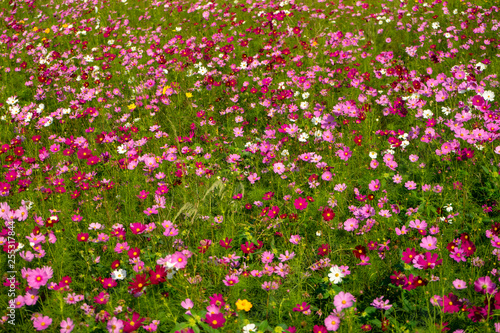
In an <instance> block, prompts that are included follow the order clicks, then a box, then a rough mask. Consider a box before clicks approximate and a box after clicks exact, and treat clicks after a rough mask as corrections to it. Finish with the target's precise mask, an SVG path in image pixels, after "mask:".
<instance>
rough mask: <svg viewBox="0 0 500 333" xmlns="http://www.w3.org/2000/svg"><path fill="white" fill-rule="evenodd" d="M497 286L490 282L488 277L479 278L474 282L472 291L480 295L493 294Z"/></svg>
mask: <svg viewBox="0 0 500 333" xmlns="http://www.w3.org/2000/svg"><path fill="white" fill-rule="evenodd" d="M496 287H497V285H496V284H495V283H493V281H491V278H490V277H489V276H484V277H480V278H479V279H477V280H476V282H474V290H475V291H477V292H478V293H482V294H493V292H495V289H496Z"/></svg>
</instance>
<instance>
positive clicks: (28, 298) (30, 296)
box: [24, 289, 38, 306]
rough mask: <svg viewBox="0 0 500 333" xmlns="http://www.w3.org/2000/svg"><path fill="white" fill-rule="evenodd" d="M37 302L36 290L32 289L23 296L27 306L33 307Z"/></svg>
mask: <svg viewBox="0 0 500 333" xmlns="http://www.w3.org/2000/svg"><path fill="white" fill-rule="evenodd" d="M37 301H38V289H32V290H29V291H28V292H27V294H26V295H24V303H25V304H26V305H28V306H31V305H35V304H36V302H37Z"/></svg>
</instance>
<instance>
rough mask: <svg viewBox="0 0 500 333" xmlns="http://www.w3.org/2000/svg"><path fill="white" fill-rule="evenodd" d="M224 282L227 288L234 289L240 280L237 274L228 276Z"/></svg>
mask: <svg viewBox="0 0 500 333" xmlns="http://www.w3.org/2000/svg"><path fill="white" fill-rule="evenodd" d="M222 282H223V283H224V284H225V285H226V286H228V287H232V286H234V285H235V284H237V283H238V282H240V280H239V279H238V277H237V276H236V275H235V274H232V275H226V278H225V279H224V280H223V281H222Z"/></svg>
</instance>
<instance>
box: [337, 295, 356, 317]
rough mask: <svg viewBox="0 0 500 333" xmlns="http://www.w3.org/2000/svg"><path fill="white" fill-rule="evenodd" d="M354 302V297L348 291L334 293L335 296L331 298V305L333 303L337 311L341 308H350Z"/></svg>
mask: <svg viewBox="0 0 500 333" xmlns="http://www.w3.org/2000/svg"><path fill="white" fill-rule="evenodd" d="M354 302H356V298H355V297H354V296H353V295H351V294H350V293H345V292H343V291H341V292H339V293H338V294H337V295H335V298H334V299H333V305H335V307H336V308H337V311H338V312H340V311H341V310H342V309H347V308H350V307H351V306H353V304H354Z"/></svg>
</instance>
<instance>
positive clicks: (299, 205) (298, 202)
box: [294, 197, 308, 210]
mask: <svg viewBox="0 0 500 333" xmlns="http://www.w3.org/2000/svg"><path fill="white" fill-rule="evenodd" d="M294 205H295V209H297V210H304V209H306V208H307V205H308V202H307V200H306V199H304V198H302V197H299V198H298V199H295V202H294Z"/></svg>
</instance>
